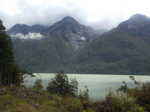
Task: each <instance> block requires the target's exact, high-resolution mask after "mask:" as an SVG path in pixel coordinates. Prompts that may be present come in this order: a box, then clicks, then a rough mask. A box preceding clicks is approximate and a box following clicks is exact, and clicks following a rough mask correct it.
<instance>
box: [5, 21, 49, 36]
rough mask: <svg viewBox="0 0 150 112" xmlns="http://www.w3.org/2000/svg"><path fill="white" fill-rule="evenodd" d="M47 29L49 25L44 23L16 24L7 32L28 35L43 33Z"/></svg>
mask: <svg viewBox="0 0 150 112" xmlns="http://www.w3.org/2000/svg"><path fill="white" fill-rule="evenodd" d="M46 29H47V26H43V25H38V24H36V25H32V26H29V25H26V24H16V25H14V26H13V27H11V28H10V29H9V30H8V31H7V32H8V33H9V34H18V33H20V34H23V35H27V34H28V33H42V32H43V31H44V30H46Z"/></svg>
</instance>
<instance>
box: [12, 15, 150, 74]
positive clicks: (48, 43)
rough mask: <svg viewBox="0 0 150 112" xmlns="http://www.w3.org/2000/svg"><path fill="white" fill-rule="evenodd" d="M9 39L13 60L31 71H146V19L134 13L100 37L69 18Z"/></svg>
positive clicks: (149, 21) (149, 24)
mask: <svg viewBox="0 0 150 112" xmlns="http://www.w3.org/2000/svg"><path fill="white" fill-rule="evenodd" d="M41 34H42V35H44V37H45V38H42V39H40V40H35V39H27V40H22V39H14V38H13V39H12V40H13V43H14V52H15V56H16V61H17V63H18V64H19V65H20V66H21V67H22V68H26V69H27V70H29V71H31V72H57V71H59V70H64V71H65V72H68V73H98V74H100V73H101V74H102V73H104V74H149V73H150V69H149V68H150V60H149V59H150V52H149V49H150V38H149V37H150V18H149V17H147V16H145V15H141V14H136V15H133V16H132V17H130V18H129V19H128V20H126V21H124V22H121V23H120V24H119V25H118V26H117V27H116V28H114V29H112V30H111V31H107V32H105V33H103V34H102V35H100V36H97V34H98V33H95V31H94V30H93V29H91V28H89V27H87V26H84V25H81V24H80V23H79V22H78V21H76V20H75V19H74V18H72V17H65V18H63V19H62V20H60V21H58V22H56V23H55V24H53V25H51V26H50V27H48V28H46V30H44V31H42V33H41Z"/></svg>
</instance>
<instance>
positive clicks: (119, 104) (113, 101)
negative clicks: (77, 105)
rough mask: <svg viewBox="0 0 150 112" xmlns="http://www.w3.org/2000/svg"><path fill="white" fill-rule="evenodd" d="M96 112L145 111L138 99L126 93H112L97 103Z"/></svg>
mask: <svg viewBox="0 0 150 112" xmlns="http://www.w3.org/2000/svg"><path fill="white" fill-rule="evenodd" d="M95 107H96V112H145V111H144V108H143V107H141V106H140V105H138V104H136V100H135V98H133V97H130V96H128V95H126V94H122V93H118V94H110V95H108V96H107V97H106V99H105V100H104V101H102V102H98V103H96V104H95Z"/></svg>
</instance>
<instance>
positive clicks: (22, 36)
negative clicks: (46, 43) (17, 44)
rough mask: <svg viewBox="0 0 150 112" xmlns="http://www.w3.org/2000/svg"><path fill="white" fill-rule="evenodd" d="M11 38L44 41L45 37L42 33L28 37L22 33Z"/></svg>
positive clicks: (31, 34)
mask: <svg viewBox="0 0 150 112" xmlns="http://www.w3.org/2000/svg"><path fill="white" fill-rule="evenodd" d="M11 37H13V38H19V39H37V40H38V39H42V38H44V36H43V35H42V34H40V33H28V34H26V35H24V34H22V33H17V34H12V35H11Z"/></svg>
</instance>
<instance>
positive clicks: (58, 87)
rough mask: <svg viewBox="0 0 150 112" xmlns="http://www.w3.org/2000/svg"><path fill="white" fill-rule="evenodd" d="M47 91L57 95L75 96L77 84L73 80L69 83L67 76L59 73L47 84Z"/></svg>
mask: <svg viewBox="0 0 150 112" xmlns="http://www.w3.org/2000/svg"><path fill="white" fill-rule="evenodd" d="M47 90H48V91H49V92H50V93H55V94H58V95H72V96H75V95H76V94H77V91H78V82H77V81H76V80H73V79H72V80H71V82H69V79H68V77H67V75H66V74H64V73H63V72H60V73H57V74H56V76H55V77H54V78H53V79H52V80H51V81H50V82H49V84H48V87H47Z"/></svg>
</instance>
